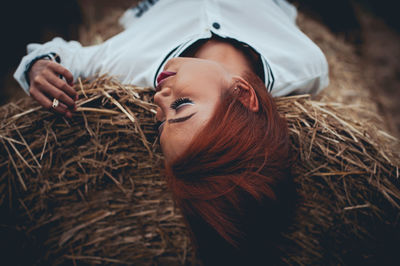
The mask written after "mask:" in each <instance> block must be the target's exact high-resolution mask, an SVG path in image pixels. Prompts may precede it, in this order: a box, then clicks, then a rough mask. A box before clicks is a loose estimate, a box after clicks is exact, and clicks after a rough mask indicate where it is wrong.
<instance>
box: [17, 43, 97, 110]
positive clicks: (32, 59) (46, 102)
mask: <svg viewBox="0 0 400 266" xmlns="http://www.w3.org/2000/svg"><path fill="white" fill-rule="evenodd" d="M102 47H103V45H97V46H92V47H82V46H81V45H80V44H79V43H78V42H76V41H70V42H66V41H64V40H62V39H61V38H55V39H53V40H52V41H50V42H47V43H45V44H42V45H40V44H29V45H28V47H27V48H28V49H27V50H28V54H27V55H26V56H25V57H23V59H22V61H21V63H20V65H19V66H18V68H17V70H16V72H15V73H14V78H15V79H16V80H17V81H18V83H19V84H20V85H21V87H22V88H23V89H24V90H25V92H26V93H27V94H30V95H31V96H32V97H33V98H34V99H35V100H37V101H38V102H39V104H40V105H42V106H43V107H45V108H47V109H51V108H52V102H53V99H55V98H56V99H58V100H59V102H60V104H59V106H57V107H55V108H53V110H54V111H56V112H58V113H60V114H63V115H66V116H68V117H70V116H71V112H72V111H73V110H74V109H75V100H76V97H77V93H76V92H75V90H74V89H73V88H72V85H73V80H74V76H75V77H77V76H82V77H88V76H91V75H93V74H95V72H96V71H97V70H98V67H99V65H100V62H101V59H102V57H101V55H102V53H101V50H102ZM51 55H57V59H58V60H46V59H51V57H52V56H51Z"/></svg>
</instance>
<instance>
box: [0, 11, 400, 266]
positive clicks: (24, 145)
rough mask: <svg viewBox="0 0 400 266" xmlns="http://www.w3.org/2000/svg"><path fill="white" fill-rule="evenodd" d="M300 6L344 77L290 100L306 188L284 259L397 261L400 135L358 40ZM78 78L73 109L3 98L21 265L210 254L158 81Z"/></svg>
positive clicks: (1, 176) (5, 165) (9, 198)
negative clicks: (171, 156)
mask: <svg viewBox="0 0 400 266" xmlns="http://www.w3.org/2000/svg"><path fill="white" fill-rule="evenodd" d="M299 15H300V16H299V20H298V22H299V24H300V26H301V27H302V30H304V31H305V32H306V33H307V34H308V35H309V36H310V37H311V38H312V39H313V40H314V41H315V42H316V43H317V44H318V45H319V46H320V47H321V49H322V50H323V52H324V53H325V55H326V57H327V59H328V62H329V66H330V78H331V84H330V86H329V88H327V89H326V90H325V91H324V92H323V93H322V94H320V95H319V99H318V100H312V99H310V97H309V96H307V95H304V96H294V97H285V98H279V99H277V103H278V107H279V110H280V112H281V113H282V114H283V115H285V116H286V118H287V120H288V124H289V128H290V133H291V140H292V147H293V150H294V154H295V155H296V159H297V161H296V163H295V166H294V175H295V181H296V184H297V191H298V193H299V195H300V199H299V202H298V206H297V208H296V212H295V217H294V221H293V223H292V224H291V226H290V228H288V230H287V231H285V232H283V233H282V235H283V240H282V241H281V242H279V243H277V245H278V246H279V247H280V249H281V250H282V257H281V261H282V262H283V263H284V264H300V265H310V264H323V265H325V264H335V265H337V264H352V265H354V264H356V265H358V264H365V263H368V264H378V263H380V264H393V259H394V258H396V257H397V253H398V251H397V243H398V242H399V241H400V235H399V234H400V233H399V232H400V224H399V220H398V219H399V205H400V192H399V189H400V185H399V169H398V167H399V165H400V159H399V152H398V151H399V149H398V145H399V144H398V143H399V142H398V140H396V139H395V138H393V137H391V136H390V135H389V134H386V133H385V132H384V130H382V129H383V126H382V125H383V124H384V122H383V121H381V120H380V119H379V117H378V116H377V115H376V105H375V104H374V102H373V101H372V100H371V99H370V96H369V94H368V90H367V88H368V86H369V84H368V82H366V81H368V79H366V78H365V77H363V76H362V68H361V67H360V66H362V64H361V62H360V60H359V58H358V57H357V56H355V53H354V51H353V49H352V47H351V46H349V45H346V44H345V43H344V42H343V41H341V40H339V39H338V38H336V37H335V36H333V35H332V34H331V33H329V32H328V31H327V29H326V28H324V27H323V26H322V25H320V24H318V23H316V22H315V21H312V20H310V19H308V18H306V17H305V16H303V15H302V14H299ZM107 30H113V29H111V28H110V25H108V26H107ZM114 31H115V32H116V31H117V30H116V29H114ZM83 35H85V34H83ZM76 90H77V91H78V93H79V94H80V99H79V101H78V112H77V114H76V115H75V116H74V118H73V119H69V120H67V119H64V118H62V117H59V116H56V115H54V114H52V113H50V112H48V111H46V110H43V109H42V108H40V107H38V106H37V104H35V103H34V102H33V101H32V100H31V99H29V98H25V99H21V100H20V101H18V102H16V103H9V104H7V105H5V106H3V107H1V108H0V118H1V124H0V142H1V143H0V207H1V208H0V217H2V218H3V222H2V224H1V228H8V230H9V231H11V232H14V235H13V237H14V238H16V237H19V238H21V240H20V242H21V245H19V246H17V247H15V248H16V250H15V252H16V254H18V255H17V256H15V257H14V259H15V260H16V261H15V262H16V263H13V264H17V262H18V260H20V262H21V260H22V263H25V264H34V263H39V264H43V263H46V262H47V263H50V264H65V263H68V264H83V263H89V264H134V265H154V264H157V265H181V264H186V265H197V264H198V261H197V260H196V257H195V255H194V251H193V248H192V245H191V242H190V239H189V237H188V233H187V229H186V227H185V225H184V223H183V222H182V219H181V216H180V215H179V211H178V210H176V209H175V208H174V205H173V202H172V199H171V195H170V193H169V191H168V190H167V188H166V185H165V181H164V179H163V177H162V174H161V171H162V170H161V169H162V168H161V164H162V155H161V154H160V152H159V146H158V144H157V141H156V139H157V133H156V130H155V129H154V122H155V120H154V110H155V106H154V105H153V104H152V103H151V102H152V101H151V99H152V95H153V93H154V92H153V91H152V90H151V89H145V88H139V87H135V86H127V85H121V84H119V83H118V82H117V81H115V80H113V79H111V78H109V77H100V78H98V79H96V80H93V81H91V82H83V83H82V82H81V81H80V80H79V82H78V83H77V85H76ZM21 235H22V237H21ZM23 247H25V248H23ZM21 254H23V256H21ZM266 261H268V258H266Z"/></svg>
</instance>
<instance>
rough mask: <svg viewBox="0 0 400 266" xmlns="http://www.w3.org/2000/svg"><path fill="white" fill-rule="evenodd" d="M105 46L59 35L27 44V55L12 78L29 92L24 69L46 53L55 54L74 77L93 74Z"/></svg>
mask: <svg viewBox="0 0 400 266" xmlns="http://www.w3.org/2000/svg"><path fill="white" fill-rule="evenodd" d="M106 47H107V44H106V43H103V44H100V45H94V46H88V47H83V46H82V45H81V44H80V43H79V42H77V41H69V42H67V41H65V40H63V39H62V38H59V37H56V38H54V39H53V40H51V41H49V42H47V43H44V44H37V43H32V44H28V46H27V55H26V56H24V57H23V58H22V60H21V62H20V64H19V66H18V67H17V70H16V71H15V73H14V78H15V79H16V81H17V82H18V83H19V85H20V86H21V87H22V88H23V89H24V91H25V92H26V93H27V94H29V84H28V80H27V79H26V76H25V71H26V69H27V67H28V66H29V64H30V63H31V61H32V60H34V59H35V58H37V57H38V56H41V55H45V54H48V53H55V54H57V55H58V56H59V57H60V60H61V61H60V64H61V65H62V66H64V67H65V68H66V69H68V70H69V71H70V72H71V73H72V75H73V77H74V79H75V78H77V77H84V78H85V77H90V76H93V75H94V74H96V73H97V72H98V71H99V69H100V66H101V61H102V57H103V56H104V52H105V50H106Z"/></svg>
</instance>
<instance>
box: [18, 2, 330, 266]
mask: <svg viewBox="0 0 400 266" xmlns="http://www.w3.org/2000/svg"><path fill="white" fill-rule="evenodd" d="M295 19H296V9H295V8H294V7H293V6H292V5H290V4H289V3H287V2H286V1H284V0H275V1H272V0H265V1H260V0H250V1H239V0H237V1H232V0H191V1H187V0H185V1H183V0H182V1H176V0H175V1H174V0H160V1H154V0H153V1H150V0H148V1H143V2H141V3H140V4H139V5H138V6H137V7H135V8H132V9H130V10H128V11H127V12H126V13H125V14H124V15H123V17H122V18H121V20H120V22H121V23H122V24H123V25H124V27H125V30H124V31H123V32H122V33H120V34H118V35H116V36H115V37H113V38H111V39H109V40H107V41H106V42H104V43H103V44H100V45H96V46H91V47H82V46H81V45H80V44H79V43H78V42H74V41H70V42H66V41H64V40H62V39H60V38H55V39H54V40H52V41H50V42H48V43H45V44H30V45H28V55H26V56H25V57H24V58H23V59H22V62H21V64H20V66H19V67H18V69H17V71H16V72H15V75H14V77H15V78H16V79H17V81H18V82H19V83H20V85H21V86H22V88H24V89H25V91H26V92H27V93H30V95H31V96H32V97H33V98H35V99H36V100H37V101H38V102H39V103H40V104H41V105H42V106H44V107H45V108H48V109H51V110H53V111H55V112H57V113H60V114H63V115H65V116H67V117H71V116H72V113H73V111H74V108H75V100H76V92H75V91H74V90H73V89H72V87H71V85H72V83H73V80H74V79H75V78H77V77H79V76H82V77H91V76H94V75H96V74H103V73H107V74H110V75H113V76H116V77H117V78H119V79H120V81H121V82H122V83H125V84H135V85H140V86H153V87H155V88H156V93H155V96H154V101H155V103H156V104H157V105H158V110H157V119H158V120H159V121H160V122H161V125H160V127H159V130H160V143H161V147H162V150H163V153H164V155H165V162H166V163H165V165H166V176H167V181H168V184H169V187H170V188H171V191H172V193H173V196H174V198H175V201H176V203H177V205H178V206H179V207H180V208H181V210H182V212H183V215H184V217H185V220H186V222H187V223H188V225H189V228H190V229H191V231H192V233H193V234H192V237H193V240H194V243H195V244H196V246H197V249H198V252H199V254H200V257H201V258H202V259H203V261H204V262H205V263H206V264H218V265H221V264H222V263H224V264H227V263H228V264H244V263H249V262H250V263H251V264H256V263H261V264H263V265H264V264H265V263H267V262H273V259H272V258H273V257H277V254H279V252H278V249H277V243H278V242H277V241H278V239H277V236H278V233H279V232H280V230H281V228H282V226H283V225H284V224H285V223H284V221H285V219H286V218H285V217H286V216H287V214H288V212H289V206H290V204H289V203H290V199H292V198H293V195H294V193H293V190H292V186H291V185H290V184H291V182H290V181H291V179H290V151H289V146H290V145H289V139H288V130H287V125H286V122H285V120H284V119H283V118H282V117H281V116H280V115H279V114H278V113H277V110H276V107H275V104H274V100H273V98H272V96H282V95H288V94H299V93H317V92H318V91H320V90H321V89H323V88H324V87H325V86H327V84H328V67H327V62H326V59H325V57H324V55H323V54H322V52H321V50H320V49H319V48H318V47H317V46H316V45H315V44H314V43H313V42H312V41H311V40H310V39H309V38H308V37H307V36H306V35H304V34H303V33H302V32H301V31H300V30H299V29H298V27H297V26H296V24H295ZM60 77H62V78H63V79H60Z"/></svg>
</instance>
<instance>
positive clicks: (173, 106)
mask: <svg viewBox="0 0 400 266" xmlns="http://www.w3.org/2000/svg"><path fill="white" fill-rule="evenodd" d="M185 103H188V104H193V101H192V100H190V99H189V98H178V99H176V100H175V101H174V102H173V103H171V106H170V108H171V109H173V110H177V109H179V107H180V106H181V105H182V104H185Z"/></svg>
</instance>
